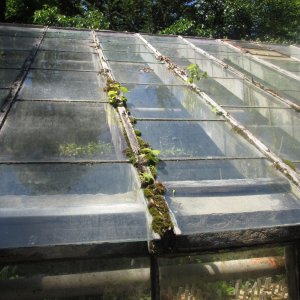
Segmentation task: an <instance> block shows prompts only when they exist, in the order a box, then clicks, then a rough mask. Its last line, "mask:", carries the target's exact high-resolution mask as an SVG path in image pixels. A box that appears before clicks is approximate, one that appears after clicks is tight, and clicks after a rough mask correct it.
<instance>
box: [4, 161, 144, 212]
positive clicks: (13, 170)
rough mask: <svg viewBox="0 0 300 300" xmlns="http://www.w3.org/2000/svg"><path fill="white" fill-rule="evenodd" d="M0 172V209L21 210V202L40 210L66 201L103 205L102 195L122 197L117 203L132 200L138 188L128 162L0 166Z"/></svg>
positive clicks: (79, 204)
mask: <svg viewBox="0 0 300 300" xmlns="http://www.w3.org/2000/svg"><path fill="white" fill-rule="evenodd" d="M0 173H1V181H0V198H1V200H0V206H1V207H2V208H4V207H7V208H8V207H10V208H11V209H12V208H13V207H14V206H16V208H18V207H19V209H21V203H22V204H23V205H24V206H26V205H29V204H30V203H31V204H33V203H35V205H36V208H40V209H42V208H46V207H47V206H48V205H50V204H52V205H54V204H55V205H58V206H61V207H64V206H65V205H66V204H67V203H68V202H69V201H73V202H74V203H76V202H77V205H78V206H82V205H84V204H88V203H91V204H92V203H94V201H93V200H95V201H100V200H102V201H104V202H105V196H108V195H114V194H115V195H116V196H117V195H122V196H123V197H122V198H121V197H120V199H119V200H123V201H125V200H126V201H129V200H130V199H131V198H134V193H133V192H132V191H134V190H136V189H138V188H139V183H138V181H137V179H136V178H135V170H134V168H133V166H132V165H131V164H128V163H103V164H11V165H5V164H1V165H0ZM121 178H122V179H121ZM76 195H77V199H76ZM80 195H85V197H87V198H86V199H85V200H84V199H82V198H81V197H80ZM88 195H90V196H89V197H88ZM29 196H30V197H32V198H31V201H29V200H30V199H29V198H28V197H29ZM34 196H39V197H41V198H38V197H36V198H34ZM101 196H102V197H103V198H101ZM18 197H19V198H18ZM56 198H57V199H56ZM6 199H7V200H8V199H9V201H11V202H7V201H6ZM18 199H19V200H20V203H19V204H17V201H18ZM34 200H35V201H34ZM106 200H109V199H106ZM13 203H14V204H13ZM95 203H96V202H95ZM32 208H34V206H33V207H32ZM1 210H2V209H1Z"/></svg>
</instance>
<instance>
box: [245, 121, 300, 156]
mask: <svg viewBox="0 0 300 300" xmlns="http://www.w3.org/2000/svg"><path fill="white" fill-rule="evenodd" d="M247 128H248V129H249V131H251V132H252V133H253V134H254V135H255V136H257V137H258V138H259V139H260V140H261V141H263V143H264V144H266V145H267V146H269V147H270V148H271V149H272V150H273V152H275V153H276V154H277V155H278V156H280V157H282V158H284V159H288V160H292V161H293V160H300V130H299V129H300V126H289V125H286V126H284V125H281V126H276V125H249V126H247Z"/></svg>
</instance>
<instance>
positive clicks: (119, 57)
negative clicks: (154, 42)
mask: <svg viewBox="0 0 300 300" xmlns="http://www.w3.org/2000/svg"><path fill="white" fill-rule="evenodd" d="M104 55H105V57H106V60H112V61H124V62H135V63H137V62H150V63H160V62H159V61H158V60H157V59H156V58H155V57H154V56H153V55H152V54H151V53H134V52H133V53H129V52H116V51H104Z"/></svg>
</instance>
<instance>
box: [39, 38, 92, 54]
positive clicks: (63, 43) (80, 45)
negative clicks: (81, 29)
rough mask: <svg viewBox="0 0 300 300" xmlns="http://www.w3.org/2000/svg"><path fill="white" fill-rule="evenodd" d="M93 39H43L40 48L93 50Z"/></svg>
mask: <svg viewBox="0 0 300 300" xmlns="http://www.w3.org/2000/svg"><path fill="white" fill-rule="evenodd" d="M92 46H93V41H88V40H78V39H53V38H48V39H44V40H43V42H42V45H41V49H42V50H56V51H73V52H94V48H93V47H92Z"/></svg>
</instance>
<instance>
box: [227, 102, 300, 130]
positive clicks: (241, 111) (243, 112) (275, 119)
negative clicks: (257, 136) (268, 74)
mask: <svg viewBox="0 0 300 300" xmlns="http://www.w3.org/2000/svg"><path fill="white" fill-rule="evenodd" d="M226 110H228V111H229V112H230V114H231V115H233V116H234V117H235V118H236V119H237V120H238V121H239V122H240V123H242V124H243V125H245V126H246V125H269V126H272V125H273V126H275V125H276V126H280V127H282V129H283V130H285V129H287V128H288V127H291V128H292V127H294V131H298V129H297V128H299V127H300V115H299V114H298V113H297V112H295V111H294V110H293V109H280V108H278V109H277V108H245V107H243V108H231V107H228V108H226Z"/></svg>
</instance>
